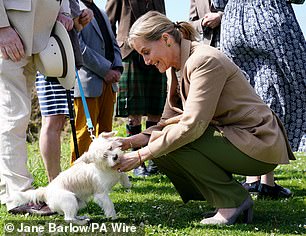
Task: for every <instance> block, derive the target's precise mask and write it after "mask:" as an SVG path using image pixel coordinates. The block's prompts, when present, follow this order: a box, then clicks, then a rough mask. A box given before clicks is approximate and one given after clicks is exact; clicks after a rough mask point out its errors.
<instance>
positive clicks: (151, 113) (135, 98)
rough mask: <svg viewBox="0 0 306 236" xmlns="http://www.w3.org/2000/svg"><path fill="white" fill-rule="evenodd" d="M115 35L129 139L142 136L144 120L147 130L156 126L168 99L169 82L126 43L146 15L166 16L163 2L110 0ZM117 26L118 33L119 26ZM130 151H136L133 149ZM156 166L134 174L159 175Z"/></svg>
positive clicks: (120, 108) (120, 102)
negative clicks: (120, 58)
mask: <svg viewBox="0 0 306 236" xmlns="http://www.w3.org/2000/svg"><path fill="white" fill-rule="evenodd" d="M105 10H106V13H107V15H108V17H109V20H110V22H111V25H112V28H113V32H114V34H116V35H117V41H118V44H119V47H120V49H121V54H122V63H123V67H124V71H123V74H122V78H121V80H120V82H119V92H118V97H117V107H116V116H117V117H127V118H128V123H127V124H126V132H127V135H128V136H131V135H135V134H138V133H140V132H141V130H142V128H141V120H142V116H147V121H146V128H149V127H150V126H152V125H155V124H156V123H157V122H158V121H159V119H160V117H161V114H162V111H163V107H164V103H165V99H166V86H167V85H166V79H165V75H164V74H161V73H160V72H159V71H158V70H157V69H156V68H155V67H154V66H152V65H146V64H145V62H144V61H143V58H142V57H141V56H140V55H139V54H138V53H137V52H136V51H135V50H133V49H132V48H130V47H129V46H128V44H127V42H126V39H127V37H128V34H129V30H130V27H131V26H132V24H133V23H134V22H135V21H136V20H137V19H138V18H139V17H140V16H142V15H143V14H145V13H146V12H148V11H151V10H155V11H158V12H160V13H163V14H166V9H165V2H164V0H144V1H137V0H131V1H122V0H119V1H117V0H108V1H107V3H106V6H105ZM117 23H118V31H117V27H116V24H117ZM131 148H133V147H132V146H131ZM157 171H158V170H157V167H156V165H155V164H154V163H153V162H152V161H150V162H149V165H148V167H146V166H145V163H143V165H142V166H140V167H139V168H137V169H135V170H134V175H136V176H147V175H150V174H154V173H156V172H157Z"/></svg>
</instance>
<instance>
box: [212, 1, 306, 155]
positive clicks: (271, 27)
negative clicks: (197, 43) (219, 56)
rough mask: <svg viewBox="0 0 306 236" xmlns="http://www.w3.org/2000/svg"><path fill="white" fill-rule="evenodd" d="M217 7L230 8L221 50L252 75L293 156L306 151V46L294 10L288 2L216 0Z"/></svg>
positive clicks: (256, 89) (226, 14)
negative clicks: (285, 134)
mask: <svg viewBox="0 0 306 236" xmlns="http://www.w3.org/2000/svg"><path fill="white" fill-rule="evenodd" d="M215 4H220V5H221V6H220V7H222V4H223V5H224V6H225V9H224V16H223V18H222V25H221V42H220V43H221V50H222V51H223V52H224V53H225V54H226V55H227V56H229V57H230V58H231V59H232V60H233V61H234V62H235V63H236V64H237V65H238V66H239V67H240V68H241V69H242V70H244V71H245V72H246V73H247V75H248V77H249V78H248V79H249V82H250V84H251V85H252V86H253V87H254V89H255V91H256V92H257V94H258V95H259V96H260V97H261V98H262V99H263V100H264V102H265V103H266V104H268V105H269V106H270V108H271V109H272V110H273V111H274V112H275V113H276V114H277V115H278V116H279V117H280V119H281V120H282V122H283V123H284V126H285V128H286V131H287V135H288V139H289V142H290V145H291V147H292V150H293V151H306V144H305V133H306V42H305V38H304V36H303V33H302V31H301V28H300V26H299V24H298V22H297V20H296V17H295V14H294V11H293V8H292V6H291V4H290V3H289V2H288V1H286V0H252V1H251V0H229V1H218V0H215ZM224 6H223V7H224ZM303 135H304V137H303ZM302 137H303V139H302ZM302 140H303V142H302Z"/></svg>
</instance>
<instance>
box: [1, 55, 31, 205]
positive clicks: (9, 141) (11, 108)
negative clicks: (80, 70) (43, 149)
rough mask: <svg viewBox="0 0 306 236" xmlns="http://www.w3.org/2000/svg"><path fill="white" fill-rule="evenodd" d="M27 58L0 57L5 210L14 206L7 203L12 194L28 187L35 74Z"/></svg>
mask: <svg viewBox="0 0 306 236" xmlns="http://www.w3.org/2000/svg"><path fill="white" fill-rule="evenodd" d="M30 60H31V58H24V59H22V60H21V61H19V62H16V63H14V62H13V61H11V60H4V59H3V58H2V57H1V56H0V64H1V66H0V90H1V91H2V95H1V99H0V123H1V129H0V179H1V186H0V188H1V189H0V193H1V196H0V199H1V203H2V204H4V203H6V206H7V210H11V209H13V208H15V207H16V206H15V205H13V203H11V202H8V201H7V200H8V199H9V197H10V193H11V192H13V191H25V190H28V189H30V188H32V186H31V183H32V181H33V178H32V176H31V174H30V173H29V171H28V169H27V147H26V129H27V126H28V123H29V119H30V115H31V93H32V88H33V85H34V81H35V74H36V71H34V70H33V66H32V65H33V64H32V63H31V62H30Z"/></svg>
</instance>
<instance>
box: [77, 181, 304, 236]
mask: <svg viewBox="0 0 306 236" xmlns="http://www.w3.org/2000/svg"><path fill="white" fill-rule="evenodd" d="M133 181H134V182H135V186H134V187H133V190H132V192H131V193H128V194H127V195H125V193H124V191H123V190H118V191H119V192H120V198H119V199H118V200H117V201H115V202H114V203H115V208H116V210H117V213H118V219H117V220H116V221H117V222H122V223H126V224H134V225H141V224H144V225H145V226H150V227H153V228H156V227H162V228H172V230H184V229H186V228H187V229H188V228H192V229H198V230H202V229H203V230H205V229H207V230H210V229H211V230H216V229H220V230H222V229H224V228H226V230H227V231H232V230H233V231H237V230H239V231H243V232H245V233H247V232H250V231H251V232H254V233H255V232H261V233H269V234H271V233H272V234H305V233H306V229H305V228H304V227H305V226H304V225H305V203H304V202H303V201H304V200H303V199H304V196H305V190H302V189H298V188H292V190H293V192H294V196H293V197H291V198H289V199H283V200H269V199H254V202H255V205H254V220H253V223H252V224H249V225H246V224H243V222H242V219H240V218H239V219H238V221H237V223H238V224H235V225H232V226H216V225H215V226H209V225H208V226H203V225H201V224H200V223H199V222H200V220H201V219H203V218H204V216H205V213H207V212H211V211H212V210H213V209H212V207H211V206H210V205H209V204H208V203H207V202H205V201H190V202H188V203H187V204H184V203H183V202H182V201H181V200H180V199H179V197H178V194H177V192H176V191H175V188H174V187H173V186H172V185H171V184H169V182H168V180H167V179H166V177H163V176H162V177H161V176H157V177H150V178H147V179H141V178H135V179H133ZM143 182H145V185H143ZM163 182H165V183H166V184H167V183H168V185H162V186H160V187H158V183H163ZM163 184H164V183H163ZM117 194H118V192H117ZM129 194H131V195H133V197H132V198H131V196H129ZM151 194H153V197H152V196H151ZM165 195H176V197H175V199H177V200H173V199H170V200H167V199H165V197H164V196H165ZM83 212H84V213H85V212H86V213H85V214H90V215H91V218H92V219H93V221H95V222H105V220H106V219H105V217H104V215H103V213H101V210H100V209H99V208H98V207H97V206H96V205H95V204H94V203H91V204H89V205H88V207H87V208H86V209H84V210H83ZM98 212H100V213H98ZM97 213H98V215H97ZM241 218H242V217H241Z"/></svg>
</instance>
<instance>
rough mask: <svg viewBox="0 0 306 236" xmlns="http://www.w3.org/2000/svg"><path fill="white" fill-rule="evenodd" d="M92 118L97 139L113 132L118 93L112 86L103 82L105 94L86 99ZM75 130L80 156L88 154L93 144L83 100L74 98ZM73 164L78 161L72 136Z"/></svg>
mask: <svg viewBox="0 0 306 236" xmlns="http://www.w3.org/2000/svg"><path fill="white" fill-rule="evenodd" d="M86 102H87V106H88V110H89V113H90V118H91V120H92V124H93V126H94V133H93V134H94V135H95V136H96V137H97V136H98V135H99V134H100V133H102V132H103V131H105V132H110V131H112V125H113V113H114V106H115V102H116V93H115V92H113V89H112V85H111V84H106V83H105V82H103V92H102V95H101V96H100V97H93V98H86ZM74 110H75V129H76V136H77V143H78V150H79V154H80V156H81V155H82V154H83V153H84V152H86V151H87V150H88V148H89V145H90V143H91V142H92V140H91V137H90V134H89V132H88V130H87V124H86V116H85V112H84V107H83V103H82V98H80V97H77V98H74ZM70 147H71V164H73V162H74V161H75V160H76V154H75V149H74V143H73V138H72V136H71V141H70Z"/></svg>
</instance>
